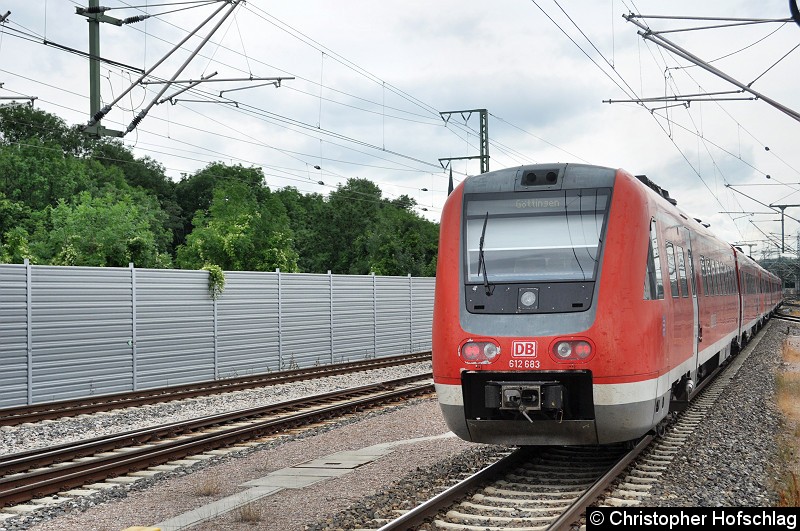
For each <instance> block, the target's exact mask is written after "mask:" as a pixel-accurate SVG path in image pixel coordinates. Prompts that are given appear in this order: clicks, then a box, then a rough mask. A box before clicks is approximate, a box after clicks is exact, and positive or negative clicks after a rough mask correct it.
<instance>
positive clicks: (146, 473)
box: [128, 470, 161, 478]
mask: <svg viewBox="0 0 800 531" xmlns="http://www.w3.org/2000/svg"><path fill="white" fill-rule="evenodd" d="M160 473H161V471H160V470H138V471H136V472H130V473H128V475H129V476H133V477H137V478H151V477H153V476H155V475H156V474H160Z"/></svg>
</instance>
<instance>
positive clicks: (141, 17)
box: [122, 15, 150, 24]
mask: <svg viewBox="0 0 800 531" xmlns="http://www.w3.org/2000/svg"><path fill="white" fill-rule="evenodd" d="M148 18H150V15H137V16H135V17H128V18H126V19H123V20H122V23H123V24H134V23H136V22H141V21H143V20H147V19H148Z"/></svg>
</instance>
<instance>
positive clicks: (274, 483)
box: [239, 476, 330, 489]
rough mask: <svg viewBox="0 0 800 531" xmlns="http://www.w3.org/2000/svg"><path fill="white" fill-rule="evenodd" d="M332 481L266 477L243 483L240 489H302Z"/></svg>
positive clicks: (323, 477)
mask: <svg viewBox="0 0 800 531" xmlns="http://www.w3.org/2000/svg"><path fill="white" fill-rule="evenodd" d="M326 479H330V476H265V477H263V478H258V479H254V480H252V481H248V482H247V483H242V484H241V485H239V486H240V487H276V488H278V487H279V488H284V489H302V488H303V487H308V486H309V485H313V484H314V483H319V482H320V481H325V480H326Z"/></svg>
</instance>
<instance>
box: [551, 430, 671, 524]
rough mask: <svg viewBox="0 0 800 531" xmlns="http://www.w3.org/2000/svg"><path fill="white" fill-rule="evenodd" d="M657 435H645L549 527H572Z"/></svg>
mask: <svg viewBox="0 0 800 531" xmlns="http://www.w3.org/2000/svg"><path fill="white" fill-rule="evenodd" d="M654 438H655V436H653V435H645V436H644V437H642V439H641V440H640V441H639V442H638V443H637V444H636V446H634V447H633V448H632V449H631V450H630V451H629V452H628V453H626V454H625V455H623V456H622V457H621V458H620V460H619V461H618V462H617V463H616V464H615V465H613V466H612V467H611V468H609V469H608V472H606V473H605V474H603V475H602V476H601V477H600V478H598V479H597V481H595V482H594V483H593V484H592V486H591V487H589V488H588V489H587V490H586V492H584V493H583V495H582V496H581V497H580V498H578V499H577V500H575V502H574V503H573V504H572V505H570V506H569V508H567V510H566V511H564V512H563V513H562V514H561V516H559V517H558V518H556V520H555V521H554V522H553V523H551V524H550V525H549V526H548V527H547V529H548V530H552V531H563V530H567V529H571V527H572V524H573V523H575V522H576V521H577V520H578V519H579V518H580V516H581V514H583V513H584V511H586V508H587V507H589V506H590V505H592V504H593V503H594V502H596V501H597V500H598V498H599V497H600V496H601V495H602V494H603V492H605V490H606V488H607V487H608V486H609V485H611V484H612V483H613V482H614V480H615V479H617V476H619V475H620V474H621V473H622V471H623V470H625V468H626V467H627V466H628V465H630V464H631V463H632V462H633V460H634V459H636V458H637V457H639V455H640V454H641V453H642V452H643V451H644V449H645V448H647V447H648V446H649V445H650V443H651V442H652V441H653V439H654Z"/></svg>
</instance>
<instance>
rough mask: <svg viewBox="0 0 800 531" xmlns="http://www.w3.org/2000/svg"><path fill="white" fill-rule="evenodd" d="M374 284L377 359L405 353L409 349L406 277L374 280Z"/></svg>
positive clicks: (408, 297) (409, 313)
mask: <svg viewBox="0 0 800 531" xmlns="http://www.w3.org/2000/svg"><path fill="white" fill-rule="evenodd" d="M375 281H376V287H377V289H376V295H377V323H376V327H375V329H376V331H377V337H376V343H377V346H378V356H392V355H396V354H403V353H406V352H409V351H410V349H411V331H410V328H409V325H410V320H411V307H410V289H409V278H408V277H375Z"/></svg>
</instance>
